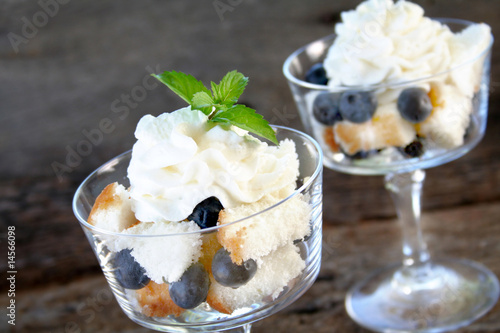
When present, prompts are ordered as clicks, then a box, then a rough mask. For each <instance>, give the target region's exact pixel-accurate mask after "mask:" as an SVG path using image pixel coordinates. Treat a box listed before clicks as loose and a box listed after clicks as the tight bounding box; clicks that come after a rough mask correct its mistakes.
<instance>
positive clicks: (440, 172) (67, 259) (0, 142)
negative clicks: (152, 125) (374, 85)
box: [0, 0, 500, 333]
mask: <svg viewBox="0 0 500 333" xmlns="http://www.w3.org/2000/svg"><path fill="white" fill-rule="evenodd" d="M47 1H48V2H47V3H49V2H50V0H47ZM62 2H63V1H62V0H61V3H62ZM358 2H359V1H351V0H338V1H322V0H310V1H300V0H276V1H272V2H269V1H268V2H264V1H260V0H243V1H241V2H240V4H238V5H237V6H235V7H234V8H233V10H232V11H228V12H225V13H224V14H223V15H222V16H220V15H219V14H218V13H217V11H216V10H215V8H214V5H213V1H204V2H199V1H195V0H169V1H164V0H144V1H140V2H138V1H134V0H123V1H120V2H116V1H112V0H103V1H91V0H81V1H67V2H66V3H65V4H60V5H59V6H58V8H57V12H56V13H55V14H54V15H50V16H47V21H46V23H45V24H41V23H43V22H41V21H38V25H39V27H38V28H37V29H36V32H35V31H31V33H30V34H29V35H30V36H27V35H26V34H25V32H26V31H25V30H24V29H26V28H25V25H26V22H31V23H33V22H34V20H40V19H43V17H42V16H40V15H41V14H39V13H40V12H43V8H42V7H41V5H40V3H39V2H38V1H26V0H21V1H1V2H0V37H1V38H0V153H1V155H0V156H1V158H0V226H1V228H2V229H1V231H0V233H1V234H2V238H1V240H0V251H1V253H6V242H4V241H3V240H4V236H5V233H6V228H7V226H9V225H15V226H16V230H17V232H16V237H17V239H16V265H17V268H18V270H19V272H20V273H19V274H18V279H17V281H16V283H17V286H18V292H19V293H18V296H17V297H18V298H17V299H18V301H19V303H18V304H19V308H18V311H19V312H18V314H19V316H18V319H19V321H18V326H16V327H15V328H16V329H15V330H10V331H12V332H42V333H43V332H65V331H66V332H72V331H78V329H79V330H80V331H81V332H146V331H147V330H145V329H142V328H140V327H138V326H137V325H135V324H133V323H132V322H131V321H129V320H128V319H127V318H126V317H125V315H124V314H123V313H122V312H121V310H120V309H119V308H118V306H117V304H116V302H115V301H114V300H112V301H109V299H108V298H106V297H108V296H109V289H108V287H107V286H106V283H105V281H104V278H103V277H102V276H101V273H100V270H99V268H98V266H97V261H96V259H95V257H94V254H93V253H92V251H91V249H90V246H89V245H88V243H87V240H86V239H85V236H84V234H83V232H82V230H81V229H80V227H79V225H78V223H77V221H76V219H75V217H74V216H73V212H72V210H71V200H72V196H73V193H74V191H75V190H76V188H77V186H78V184H79V183H80V182H81V181H82V180H83V179H84V178H85V176H86V175H88V174H89V173H90V172H91V171H92V170H94V169H95V168H96V167H98V166H99V165H101V164H102V163H103V162H105V161H107V160H108V159H110V158H112V157H113V156H115V155H117V154H119V153H121V152H123V151H125V150H128V149H130V148H131V146H132V144H133V143H134V137H133V132H134V129H135V126H136V123H137V121H138V120H139V118H140V117H141V116H142V115H144V114H148V113H151V114H153V115H158V114H160V113H162V112H165V111H171V110H174V109H176V108H179V107H181V106H183V102H182V101H181V100H180V99H179V98H177V97H176V96H174V95H173V94H172V93H170V92H168V91H167V89H166V88H162V87H160V86H159V85H158V86H155V85H154V84H153V83H154V82H153V81H151V80H150V78H149V73H151V72H159V71H163V70H169V69H175V70H180V71H186V72H189V73H191V74H193V75H195V76H196V77H198V78H200V79H201V80H202V81H204V82H206V83H208V82H209V81H210V80H214V81H216V80H218V79H219V78H220V77H222V75H223V74H224V73H226V72H227V71H229V70H232V69H238V70H240V71H241V72H243V73H244V74H245V75H247V76H249V77H250V83H249V86H248V88H247V90H246V92H245V93H244V95H243V96H242V99H241V102H242V103H245V104H247V105H249V106H251V107H254V108H256V109H257V110H258V111H259V112H261V113H263V114H264V115H265V116H266V118H267V119H269V120H271V122H273V123H275V124H278V125H286V126H290V127H295V128H298V129H303V127H302V125H301V124H300V120H299V117H298V115H297V113H296V112H297V111H296V108H295V105H294V102H293V98H292V95H291V93H290V91H289V89H288V86H287V83H286V80H285V79H284V77H283V75H282V73H281V66H282V64H283V61H284V60H285V59H286V57H287V56H288V55H289V54H290V53H291V52H292V51H294V50H295V49H297V48H298V47H300V46H302V45H304V44H305V43H307V42H310V41H312V40H314V39H317V38H319V37H322V36H325V35H327V34H330V33H331V32H332V31H333V24H334V22H335V21H337V20H338V19H339V17H340V15H339V13H340V12H341V11H343V10H346V9H350V8H353V7H354V6H355V5H356V4H357V3H358ZM416 2H417V3H419V4H421V5H423V6H424V7H425V8H426V10H427V13H428V15H430V16H433V17H456V18H465V19H469V20H472V21H484V22H486V23H488V24H490V25H491V26H492V29H493V33H494V35H496V36H498V35H500V22H499V21H498V19H497V15H498V13H499V12H500V1H498V0H477V1H474V2H471V1H466V0H440V1H435V0H419V1H416ZM52 3H54V1H52ZM52 10H53V11H55V8H52ZM23 31H24V32H23ZM12 33H14V34H17V35H19V36H21V37H23V36H24V37H23V38H25V40H26V42H22V43H20V44H19V45H17V46H14V45H13V44H12V42H11V41H10V40H9V34H10V36H12ZM499 48H500V46H499V44H498V43H496V44H495V46H494V52H493V61H492V62H493V67H492V80H491V81H492V82H491V87H490V88H491V96H490V109H489V116H488V129H487V132H486V136H485V138H484V140H483V141H482V142H481V143H480V144H479V145H478V146H477V147H476V148H475V149H474V150H473V151H471V152H470V153H469V154H467V155H466V156H464V157H463V158H461V159H459V160H457V161H454V162H452V163H449V164H447V165H443V166H440V167H437V168H434V169H431V170H429V171H428V172H427V180H426V184H425V188H424V198H423V208H424V210H425V212H426V214H425V215H424V220H425V226H426V231H428V233H427V234H426V235H427V237H428V239H429V243H430V245H431V249H432V250H433V251H435V252H436V253H446V254H449V255H453V256H461V257H466V258H471V259H475V260H478V261H480V262H482V263H484V264H486V265H487V266H488V267H490V268H491V269H492V270H493V271H494V272H495V273H497V274H500V262H499V261H498V259H497V258H498V256H499V253H500V248H499V244H500V239H498V238H499V237H500V230H499V229H498V228H499V227H498V226H499V225H500V224H499V223H498V220H499V219H500V208H499V207H500V145H499V142H500V113H499V109H500V52H499V51H500V49H499ZM144 91H145V94H144V93H142V92H144ZM141 93H142V94H141ZM106 124H107V125H106ZM96 130H99V131H100V132H101V135H96V134H95V133H96ZM89 133H90V134H89ZM92 133H94V134H92ZM92 135H94V136H92ZM89 136H91V137H92V140H93V143H92V145H91V147H90V150H89V152H88V154H86V156H82V158H81V159H76V160H75V159H73V160H70V162H72V163H71V166H70V170H71V172H65V173H64V174H63V175H62V177H59V178H58V177H57V176H56V174H55V173H54V170H53V166H52V165H53V163H54V162H59V163H61V164H66V165H69V164H68V163H67V162H68V161H67V160H66V158H67V156H68V151H69V150H75V149H77V148H78V147H79V145H82V142H83V141H85V140H87V141H88V140H90V139H89ZM324 202H325V205H324V225H325V235H324V237H325V243H324V245H325V247H324V258H323V266H322V271H321V274H320V277H319V279H318V281H317V282H316V284H315V285H314V286H313V288H312V289H311V290H310V291H309V292H308V293H307V294H306V295H304V297H303V298H301V299H300V300H299V301H298V302H297V303H296V304H294V305H293V306H291V307H290V308H289V309H287V310H286V311H284V312H282V313H280V314H277V315H275V316H272V317H270V318H268V319H266V320H264V321H262V322H261V323H258V324H257V325H255V329H254V332H269V331H273V330H274V331H276V332H306V331H308V332H310V331H314V332H331V331H339V332H365V331H364V330H362V329H361V328H359V327H358V326H357V325H355V324H354V323H353V322H352V321H351V320H350V319H349V318H348V317H347V315H346V314H345V311H344V309H343V298H344V295H345V291H346V289H347V288H348V287H349V286H350V285H351V284H352V283H354V282H355V281H356V280H358V279H359V278H361V277H363V276H364V275H365V274H366V273H367V272H368V271H370V270H371V269H373V268H375V267H379V266H381V265H383V264H384V263H386V262H388V261H394V260H398V258H399V246H400V244H399V243H400V239H399V230H398V228H397V224H396V223H395V222H394V221H393V220H392V219H393V218H394V216H395V211H394V208H393V205H392V203H391V201H390V198H389V196H388V195H387V193H386V191H385V189H384V188H383V182H382V178H381V177H356V176H349V175H344V174H340V173H336V172H333V171H330V170H325V173H324ZM0 270H1V271H3V272H5V271H6V270H7V269H6V262H5V260H0ZM0 286H1V287H2V290H5V287H6V286H7V282H6V280H4V279H3V280H0ZM99 297H101V298H104V301H103V300H102V299H101V301H100V302H98V303H97V304H96V303H95V302H96V299H97V298H99ZM4 298H5V294H4V293H2V294H0V299H2V304H4V303H3V300H4ZM108 301H109V302H108ZM103 302H104V303H106V304H103ZM5 325H6V324H5V321H3V320H0V331H1V332H4V331H5V332H9V329H11V328H12V327H8V326H5ZM75 325H76V326H75ZM463 332H500V309H499V307H498V306H497V308H496V309H495V311H493V312H492V313H491V314H490V315H488V316H487V317H485V318H484V319H482V320H481V321H479V322H477V323H475V324H473V325H472V326H470V327H469V328H467V329H465V330H464V331H463Z"/></svg>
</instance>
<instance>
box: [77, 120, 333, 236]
mask: <svg viewBox="0 0 500 333" xmlns="http://www.w3.org/2000/svg"><path fill="white" fill-rule="evenodd" d="M271 126H272V127H273V128H275V129H281V130H286V131H290V132H293V133H295V134H298V135H299V136H301V137H303V138H304V139H305V141H309V142H310V143H312V144H313V146H314V148H315V149H316V151H317V153H318V160H317V162H316V166H315V168H314V172H313V173H312V175H310V176H309V178H308V179H307V181H305V182H304V183H303V184H302V185H301V186H300V187H299V188H297V189H295V190H294V191H293V192H292V193H291V194H290V195H288V196H287V197H286V198H284V199H281V200H280V201H278V202H277V203H275V204H273V205H271V206H269V207H267V208H265V209H263V210H261V211H258V212H256V213H254V214H252V215H249V216H246V217H244V218H241V219H238V220H235V221H231V222H229V223H225V224H222V225H216V226H213V227H210V228H205V229H200V230H197V231H190V232H181V233H168V234H140V235H136V234H123V233H121V232H114V231H109V230H106V229H103V228H99V227H96V226H94V225H92V224H90V223H88V222H87V221H86V220H85V219H84V218H83V217H82V216H81V214H80V213H79V210H78V197H79V194H80V193H81V192H82V191H83V188H84V187H85V185H86V184H87V183H88V182H89V181H90V179H91V178H92V177H93V176H95V175H96V174H97V173H98V172H99V171H101V170H102V169H104V168H106V167H107V166H108V165H109V164H112V163H113V162H114V161H115V160H117V159H119V158H121V157H123V156H125V155H127V154H131V152H132V150H131V149H130V150H127V151H126V152H123V153H121V154H119V155H117V156H115V157H113V158H111V159H110V160H108V161H107V162H105V163H103V164H102V165H100V166H99V167H98V168H97V169H95V170H94V171H92V172H91V173H90V174H89V175H88V176H87V177H86V178H85V179H84V180H83V181H82V182H81V184H80V185H79V186H78V188H77V189H76V191H75V194H74V195H73V200H72V205H71V206H72V209H73V214H74V215H75V217H76V218H77V220H78V222H79V223H80V225H81V226H83V227H85V228H88V229H90V230H92V231H95V232H97V233H99V234H104V235H107V236H115V237H131V238H150V237H155V238H156V237H178V236H185V235H194V234H200V235H201V234H205V233H210V232H214V231H217V230H218V229H221V228H224V227H227V226H229V225H233V224H237V223H242V222H244V221H246V220H250V219H252V218H254V217H256V216H257V215H259V214H263V213H266V212H268V211H270V210H272V209H274V208H276V207H277V206H279V205H281V204H283V203H284V202H286V201H288V200H290V199H291V198H293V197H295V196H296V195H298V194H299V193H301V192H302V191H303V190H304V189H306V188H307V187H308V186H309V185H311V184H312V183H313V181H314V180H315V179H316V178H317V177H318V175H319V174H320V173H321V170H322V168H323V151H322V149H321V147H320V145H319V143H318V142H317V141H316V140H315V139H314V138H313V137H311V136H310V135H309V134H307V133H304V132H302V131H299V130H296V129H293V128H290V127H285V126H279V125H271ZM299 163H300V160H299ZM181 222H182V221H178V222H175V223H181ZM148 223H155V222H148Z"/></svg>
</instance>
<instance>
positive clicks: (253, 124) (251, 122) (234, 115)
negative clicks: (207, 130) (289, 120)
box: [210, 104, 278, 144]
mask: <svg viewBox="0 0 500 333" xmlns="http://www.w3.org/2000/svg"><path fill="white" fill-rule="evenodd" d="M210 122H216V123H223V124H231V125H234V126H236V127H239V128H242V129H244V130H247V131H249V132H251V133H254V134H257V135H258V136H260V137H263V138H265V139H268V140H269V141H271V142H273V143H275V144H278V140H277V139H276V134H275V133H274V130H273V129H272V128H271V126H269V123H268V122H267V120H265V119H264V118H263V117H262V115H260V114H258V113H256V112H255V110H254V109H251V108H248V107H246V106H244V105H241V104H238V105H234V106H232V107H230V108H228V109H227V110H224V111H220V112H218V113H216V114H215V115H214V116H213V117H212V119H211V120H210Z"/></svg>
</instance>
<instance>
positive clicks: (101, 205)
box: [87, 182, 139, 232]
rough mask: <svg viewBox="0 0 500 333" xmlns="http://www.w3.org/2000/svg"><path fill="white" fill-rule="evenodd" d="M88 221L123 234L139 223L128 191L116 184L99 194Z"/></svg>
mask: <svg viewBox="0 0 500 333" xmlns="http://www.w3.org/2000/svg"><path fill="white" fill-rule="evenodd" d="M87 221H88V223H90V224H92V225H93V226H95V227H97V228H100V229H104V230H108V231H112V232H122V231H123V230H125V229H127V228H129V227H131V226H133V225H135V224H137V223H139V221H137V219H136V218H135V215H134V213H133V212H132V207H131V200H130V196H129V193H128V191H127V190H126V189H125V187H124V186H123V185H120V184H118V183H116V182H115V183H112V184H109V185H108V186H106V187H105V188H104V190H102V192H101V194H99V196H98V197H97V199H96V202H95V203H94V206H93V207H92V210H91V211H90V215H89V218H88V220H87Z"/></svg>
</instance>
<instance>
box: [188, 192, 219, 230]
mask: <svg viewBox="0 0 500 333" xmlns="http://www.w3.org/2000/svg"><path fill="white" fill-rule="evenodd" d="M223 208H224V207H222V204H221V203H220V201H219V199H217V198H216V197H210V198H207V199H205V200H203V201H202V202H200V203H199V204H197V205H196V207H194V210H193V212H192V213H191V215H189V216H188V217H187V219H188V220H189V221H194V222H196V224H198V225H199V226H200V228H202V229H205V228H210V227H213V226H215V225H217V221H218V220H219V212H220V211H221V210H222V209H223Z"/></svg>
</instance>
